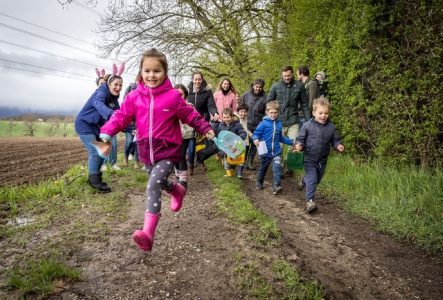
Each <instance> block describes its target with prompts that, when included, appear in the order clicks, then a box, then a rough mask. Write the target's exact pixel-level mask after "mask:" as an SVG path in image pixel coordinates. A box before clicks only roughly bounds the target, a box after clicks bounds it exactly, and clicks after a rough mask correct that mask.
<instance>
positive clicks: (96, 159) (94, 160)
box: [78, 134, 104, 175]
mask: <svg viewBox="0 0 443 300" xmlns="http://www.w3.org/2000/svg"><path fill="white" fill-rule="evenodd" d="M78 136H79V137H80V140H81V141H82V143H83V145H84V146H85V148H86V151H88V174H90V175H91V174H98V173H99V172H100V168H101V166H102V165H103V161H104V159H103V158H101V157H100V156H99V155H98V153H97V150H95V148H94V146H92V144H91V142H93V141H97V137H96V136H95V135H94V134H79V135H78Z"/></svg>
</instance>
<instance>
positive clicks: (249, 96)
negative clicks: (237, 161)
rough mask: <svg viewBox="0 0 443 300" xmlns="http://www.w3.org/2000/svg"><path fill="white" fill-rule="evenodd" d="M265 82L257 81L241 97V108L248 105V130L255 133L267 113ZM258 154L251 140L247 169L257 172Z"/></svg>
mask: <svg viewBox="0 0 443 300" xmlns="http://www.w3.org/2000/svg"><path fill="white" fill-rule="evenodd" d="M264 86H265V81H264V80H263V79H260V78H258V79H256V80H255V81H254V83H253V84H252V85H251V88H250V90H249V91H247V92H246V93H245V94H243V96H241V97H240V102H239V106H240V105H242V104H246V105H247V106H248V130H249V131H250V132H254V130H255V129H256V128H257V126H258V124H260V122H261V121H262V119H263V117H264V116H265V113H266V102H267V99H266V93H265V91H264V89H263V88H264ZM256 153H257V147H255V145H254V143H253V141H252V139H250V148H249V152H248V154H247V157H246V169H249V170H255V167H254V166H253V165H252V162H253V161H254V156H255V154H256Z"/></svg>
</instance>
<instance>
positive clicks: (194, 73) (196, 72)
mask: <svg viewBox="0 0 443 300" xmlns="http://www.w3.org/2000/svg"><path fill="white" fill-rule="evenodd" d="M197 74H200V76H201V77H202V80H204V79H205V78H204V77H203V73H202V72H200V71H194V72H192V77H191V78H192V79H194V75H197Z"/></svg>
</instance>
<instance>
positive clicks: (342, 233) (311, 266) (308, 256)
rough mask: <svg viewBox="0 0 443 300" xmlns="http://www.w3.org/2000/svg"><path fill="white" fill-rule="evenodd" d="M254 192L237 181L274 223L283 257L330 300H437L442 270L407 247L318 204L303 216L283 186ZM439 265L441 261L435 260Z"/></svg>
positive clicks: (297, 196)
mask: <svg viewBox="0 0 443 300" xmlns="http://www.w3.org/2000/svg"><path fill="white" fill-rule="evenodd" d="M265 184H266V185H265V190H264V191H257V190H256V189H255V176H254V175H253V174H249V176H248V178H246V180H244V181H243V186H244V188H245V192H246V193H247V194H248V195H249V197H250V198H251V199H252V201H253V202H254V204H255V205H256V206H257V207H259V208H260V209H262V210H263V211H264V212H265V213H266V214H268V215H270V216H272V217H274V218H276V220H277V221H278V225H279V227H280V229H281V231H282V236H283V251H284V253H285V255H286V258H287V259H288V260H292V261H294V262H295V263H296V264H297V265H298V266H299V268H300V269H301V270H302V273H303V274H304V275H305V276H306V277H308V278H309V277H312V278H316V279H317V280H319V281H320V282H321V284H322V285H323V286H325V287H326V289H327V292H328V294H327V296H328V297H330V298H333V299H441V295H442V294H443V265H442V264H441V263H440V264H439V263H437V259H436V258H434V259H432V258H430V257H429V256H427V255H426V253H424V252H422V251H419V250H417V249H416V248H414V247H412V246H407V245H403V244H401V243H399V242H396V241H395V240H394V239H393V238H392V237H390V236H387V235H384V234H381V233H377V232H375V231H373V230H371V228H370V224H368V223H367V222H366V221H364V220H362V219H359V218H357V217H353V216H350V215H349V214H347V213H345V212H343V211H342V210H340V209H339V208H338V207H337V206H336V205H335V204H334V203H333V202H331V201H328V200H326V199H321V198H319V199H318V201H317V202H318V204H319V211H318V212H317V213H315V214H312V215H308V214H306V213H305V211H304V209H303V208H304V207H303V205H304V200H302V199H304V197H303V196H304V194H303V192H299V191H298V190H296V188H295V184H293V183H292V184H291V180H289V179H285V180H283V188H284V194H283V195H279V196H274V195H272V193H271V190H270V187H271V182H269V181H268V182H265ZM438 260H439V261H440V262H441V261H442V259H441V257H440V258H439V259H438Z"/></svg>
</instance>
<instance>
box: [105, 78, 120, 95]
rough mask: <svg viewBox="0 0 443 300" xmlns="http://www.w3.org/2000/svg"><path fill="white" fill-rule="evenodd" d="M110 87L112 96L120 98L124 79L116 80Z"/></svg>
mask: <svg viewBox="0 0 443 300" xmlns="http://www.w3.org/2000/svg"><path fill="white" fill-rule="evenodd" d="M108 86H109V91H110V92H111V95H113V96H118V95H120V91H121V90H122V87H123V79H121V78H115V79H113V80H112V81H111V83H110V84H109V85H108Z"/></svg>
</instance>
